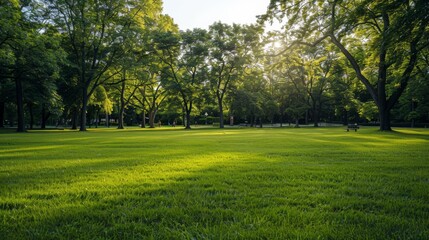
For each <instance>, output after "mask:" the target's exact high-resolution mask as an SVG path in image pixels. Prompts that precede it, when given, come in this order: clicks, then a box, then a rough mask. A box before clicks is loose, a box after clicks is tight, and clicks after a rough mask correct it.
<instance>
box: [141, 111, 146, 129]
mask: <svg viewBox="0 0 429 240" xmlns="http://www.w3.org/2000/svg"><path fill="white" fill-rule="evenodd" d="M141 128H146V112H145V111H144V110H143V112H142V126H141Z"/></svg>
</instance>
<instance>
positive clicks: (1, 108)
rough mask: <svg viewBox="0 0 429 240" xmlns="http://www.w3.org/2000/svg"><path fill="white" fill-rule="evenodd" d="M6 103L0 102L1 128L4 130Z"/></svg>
mask: <svg viewBox="0 0 429 240" xmlns="http://www.w3.org/2000/svg"><path fill="white" fill-rule="evenodd" d="M4 109H5V104H4V102H0V128H4Z"/></svg>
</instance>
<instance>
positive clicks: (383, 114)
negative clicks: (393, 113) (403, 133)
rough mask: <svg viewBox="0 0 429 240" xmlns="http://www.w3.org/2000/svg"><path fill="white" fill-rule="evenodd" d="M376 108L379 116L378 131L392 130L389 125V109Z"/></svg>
mask: <svg viewBox="0 0 429 240" xmlns="http://www.w3.org/2000/svg"><path fill="white" fill-rule="evenodd" d="M378 110H379V116H380V131H392V128H391V126H390V109H388V108H386V107H384V109H383V108H380V107H379V108H378Z"/></svg>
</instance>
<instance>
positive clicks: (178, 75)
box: [156, 29, 208, 129]
mask: <svg viewBox="0 0 429 240" xmlns="http://www.w3.org/2000/svg"><path fill="white" fill-rule="evenodd" d="M207 40H208V34H207V31H206V30H203V29H193V30H188V31H185V32H181V33H180V35H177V34H173V33H172V32H167V33H164V34H161V35H159V36H158V37H157V40H156V41H157V43H158V44H157V49H159V52H160V54H158V56H159V57H160V59H161V60H162V61H163V62H164V64H165V65H166V68H165V69H164V71H163V74H164V75H161V79H162V81H164V84H163V85H164V86H165V87H166V88H167V89H168V90H169V91H170V92H173V93H178V94H179V96H180V98H181V101H182V107H183V110H184V113H185V115H186V126H185V128H186V129H191V112H192V110H193V108H194V101H195V99H196V94H198V93H199V92H200V89H201V88H202V84H203V82H204V81H205V80H206V79H207V70H206V60H207V56H208V47H207V42H208V41H207Z"/></svg>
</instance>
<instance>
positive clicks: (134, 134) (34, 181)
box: [0, 127, 429, 239]
mask: <svg viewBox="0 0 429 240" xmlns="http://www.w3.org/2000/svg"><path fill="white" fill-rule="evenodd" d="M0 134H1V137H0V166H1V169H2V171H1V172H0V178H1V179H2V184H1V185H0V235H1V236H2V237H3V238H5V239H27V238H32V239H54V238H55V239H63V238H80V239H95V238H105V239H144V238H148V239H151V238H153V239H189V238H209V239H221V238H226V239H261V238H262V239H265V238H266V239H297V238H305V239H317V238H320V239H328V238H333V239H399V238H401V239H402V238H405V239H424V238H426V236H428V234H429V227H428V226H429V222H428V221H429V220H428V219H429V217H428V212H429V201H428V200H429V193H428V191H427V189H428V188H429V183H428V181H427V180H428V179H429V163H428V160H427V155H428V150H427V141H428V140H429V132H428V131H427V130H409V129H398V131H397V132H392V133H380V132H379V131H377V130H376V129H375V128H366V127H364V128H362V129H359V131H358V132H357V133H355V132H346V131H345V130H344V129H343V128H319V129H314V128H301V129H291V128H284V129H227V130H222V131H221V130H216V129H200V130H195V131H175V130H167V129H165V128H164V129H161V130H159V131H157V130H137V129H134V130H132V129H131V130H126V131H119V130H114V129H97V130H94V129H91V130H89V131H88V132H85V133H77V132H71V131H50V132H40V131H30V132H29V133H28V134H24V135H23V134H15V133H11V132H7V131H6V130H2V132H1V133H0ZM34 139H37V141H34ZM88 149H90V150H91V151H88Z"/></svg>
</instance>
